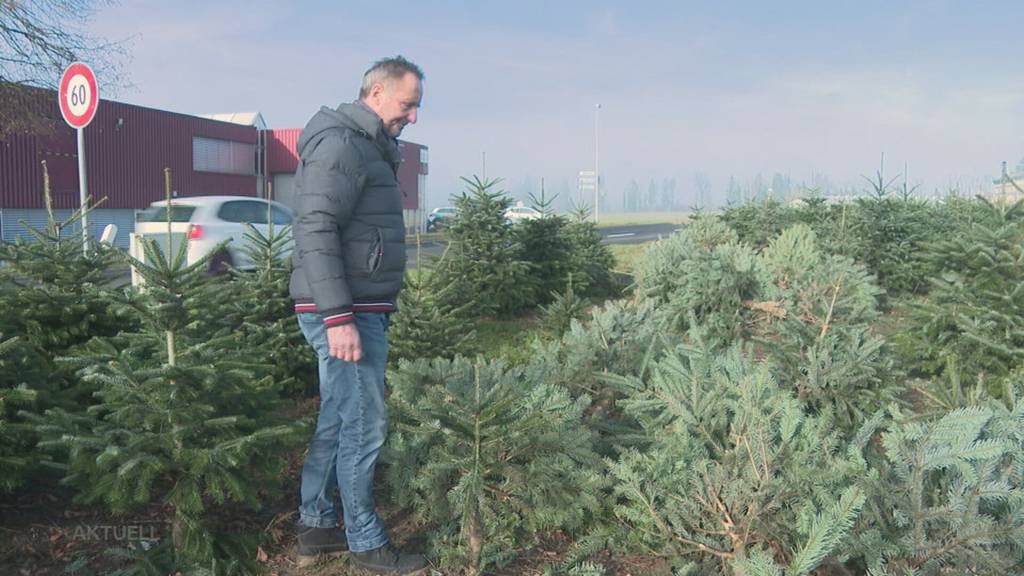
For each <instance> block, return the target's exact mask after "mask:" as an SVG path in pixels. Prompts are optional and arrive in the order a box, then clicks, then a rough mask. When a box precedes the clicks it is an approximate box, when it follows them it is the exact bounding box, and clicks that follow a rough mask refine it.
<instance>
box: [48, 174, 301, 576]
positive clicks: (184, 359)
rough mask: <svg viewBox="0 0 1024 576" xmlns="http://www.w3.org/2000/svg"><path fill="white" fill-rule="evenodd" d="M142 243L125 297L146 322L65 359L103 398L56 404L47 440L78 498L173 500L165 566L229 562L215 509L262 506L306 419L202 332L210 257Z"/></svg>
mask: <svg viewBox="0 0 1024 576" xmlns="http://www.w3.org/2000/svg"><path fill="white" fill-rule="evenodd" d="M167 187H168V190H169V189H170V175H169V171H168V175H167ZM169 196H170V194H169V193H168V197H169ZM169 228H170V223H169V222H168V229H169ZM168 236H169V235H168ZM143 248H144V252H145V256H146V262H143V261H139V260H136V259H134V258H131V263H132V265H133V266H134V267H135V268H136V270H137V271H138V272H139V274H141V276H142V277H143V278H144V279H145V289H144V291H143V292H142V293H138V294H136V293H132V292H127V293H126V296H125V298H124V300H123V302H122V305H123V306H125V307H126V308H128V309H130V310H131V312H132V313H133V314H134V316H135V318H136V319H137V321H138V323H139V325H140V330H139V331H138V332H134V333H125V334H122V335H121V336H119V337H114V338H94V339H93V340H91V341H90V342H89V343H88V344H87V345H86V346H84V347H82V349H81V350H79V351H78V352H77V353H76V354H75V355H74V356H73V357H71V358H69V359H68V360H67V361H66V362H67V363H68V365H70V366H73V367H75V368H77V369H78V374H79V375H80V376H81V377H82V378H83V380H85V381H86V382H88V383H89V384H90V385H92V386H94V387H95V388H96V390H97V391H96V393H95V396H96V402H95V404H94V405H93V406H92V407H90V409H89V410H88V412H87V413H85V414H81V415H78V414H73V413H69V412H67V411H63V410H50V411H48V412H47V417H46V418H45V419H38V420H37V424H38V430H39V432H40V434H41V435H42V436H43V438H44V439H45V440H44V442H42V443H41V444H40V445H41V446H42V447H61V448H65V449H67V450H68V451H69V453H70V461H69V464H68V470H67V477H66V479H65V481H66V482H67V483H70V484H74V485H76V486H78V487H79V489H80V492H79V494H78V496H77V499H78V500H79V501H82V502H95V501H103V502H104V503H105V504H106V505H107V506H109V507H110V508H111V509H112V510H114V511H125V510H128V509H130V508H131V507H133V506H135V505H138V504H144V503H148V502H153V501H157V502H162V503H163V504H165V505H166V506H167V510H168V515H169V518H168V520H169V522H170V526H171V530H170V534H169V537H167V538H165V540H164V542H163V543H162V546H161V547H160V550H161V551H157V552H154V555H156V556H154V558H155V557H157V556H160V557H164V558H167V557H170V558H173V564H172V565H170V566H161V567H160V569H161V570H165V571H170V572H173V571H174V570H176V569H179V568H182V569H184V568H188V567H195V566H199V565H204V564H205V565H206V566H211V565H220V566H231V565H232V564H231V563H230V562H229V563H227V564H224V563H223V559H221V560H217V558H216V557H217V555H218V554H219V553H221V552H223V551H224V550H226V549H229V548H230V546H227V547H226V545H225V542H226V540H225V537H224V536H218V537H214V536H213V534H214V533H215V532H216V529H215V528H214V527H213V526H212V524H211V523H210V519H211V517H210V514H209V508H210V507H211V506H215V505H217V504H221V503H224V502H228V501H233V502H243V503H246V504H249V505H253V506H255V505H258V503H259V494H260V493H261V492H262V491H264V490H266V489H267V488H268V487H272V486H273V483H272V479H273V478H274V477H275V476H276V475H277V474H278V472H279V466H280V464H279V461H278V460H277V459H275V458H274V457H273V455H274V454H280V453H282V451H283V450H285V449H287V448H288V447H290V446H293V445H294V443H295V442H296V441H298V440H299V438H300V437H301V433H302V430H301V428H302V423H297V422H294V421H289V420H287V419H285V418H283V417H281V416H276V415H275V409H276V407H277V406H278V402H279V400H278V394H279V387H278V385H277V383H275V382H274V381H273V379H272V378H270V377H264V378H255V377H254V373H253V370H252V366H253V365H254V364H258V363H259V359H256V358H254V357H253V356H251V355H245V354H241V353H239V351H237V350H235V349H234V348H233V347H232V346H231V345H230V343H229V342H225V341H224V339H217V338H214V339H206V340H204V339H200V338H196V337H195V335H194V332H192V330H191V326H190V323H191V322H192V320H191V315H190V311H192V310H195V309H196V308H197V307H201V306H200V302H199V300H201V299H202V298H204V297H205V296H206V294H207V292H205V291H203V290H202V289H201V288H202V287H203V285H204V283H206V282H208V277H207V275H206V265H207V263H208V259H209V258H204V259H201V260H199V261H197V262H196V263H194V264H192V265H190V266H185V258H186V253H187V244H186V243H183V244H182V246H181V247H180V249H179V250H178V252H177V253H174V254H171V253H170V251H169V250H167V251H166V252H165V251H162V250H161V249H159V248H158V247H157V246H156V245H155V243H154V242H153V241H152V240H145V241H144V244H143ZM165 254H166V257H165ZM147 262H149V263H147ZM228 540H230V538H228ZM167 549H169V550H170V553H169V555H168V554H165V553H164V552H162V551H166V550H167ZM248 558H249V559H251V558H252V556H251V555H249V556H248ZM236 560H237V559H236ZM218 561H219V562H221V563H220V564H217V562H218ZM211 562H213V563H214V564H211Z"/></svg>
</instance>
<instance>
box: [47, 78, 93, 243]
mask: <svg viewBox="0 0 1024 576" xmlns="http://www.w3.org/2000/svg"><path fill="white" fill-rule="evenodd" d="M57 98H58V100H59V101H60V113H61V116H63V117H64V121H65V122H67V123H68V125H69V126H71V127H72V128H74V129H75V131H76V132H78V197H79V200H80V201H81V210H82V220H81V226H82V250H83V252H84V253H86V254H88V252H89V206H88V202H89V189H88V185H87V184H86V174H85V127H86V126H88V125H89V123H90V122H92V119H93V118H94V117H95V116H96V107H97V105H98V104H99V101H100V90H99V85H97V84H96V74H94V73H93V71H92V68H89V66H88V65H86V64H83V63H81V62H75V63H74V64H71V65H70V66H68V67H67V68H66V69H65V70H64V74H63V75H61V78H60V90H59V92H58V93H57Z"/></svg>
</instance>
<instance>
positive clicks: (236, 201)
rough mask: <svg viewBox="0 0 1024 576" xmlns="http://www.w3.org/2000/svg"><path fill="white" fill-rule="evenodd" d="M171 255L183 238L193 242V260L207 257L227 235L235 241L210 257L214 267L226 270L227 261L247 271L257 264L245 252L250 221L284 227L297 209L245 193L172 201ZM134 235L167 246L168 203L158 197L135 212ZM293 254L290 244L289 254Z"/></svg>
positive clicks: (263, 229)
mask: <svg viewBox="0 0 1024 576" xmlns="http://www.w3.org/2000/svg"><path fill="white" fill-rule="evenodd" d="M170 213H171V238H170V240H171V255H172V256H173V255H174V254H177V251H178V247H179V246H181V243H182V242H185V241H186V240H187V241H188V253H187V256H186V258H187V262H188V264H192V263H194V262H196V261H198V260H199V259H201V258H202V257H204V256H206V255H207V254H209V253H210V252H212V251H213V250H214V249H216V248H217V246H218V245H219V244H220V243H221V242H224V241H225V240H230V242H229V243H228V244H227V246H225V248H224V249H223V250H221V251H219V252H218V253H217V254H215V255H214V256H213V258H212V259H211V260H210V272H212V273H218V272H222V271H223V270H224V269H225V268H226V265H228V264H230V265H232V266H234V267H236V268H239V269H242V270H246V269H251V268H253V266H254V264H253V262H252V260H251V259H249V257H248V256H246V254H245V250H243V247H244V246H245V245H246V244H247V242H248V241H247V239H246V237H245V234H246V233H247V232H249V228H248V226H246V224H252V225H253V227H254V228H256V229H257V230H258V231H259V232H260V233H262V234H264V235H266V234H268V233H269V228H270V226H269V224H270V223H273V224H274V226H277V227H279V228H278V229H280V227H284V226H289V225H290V224H291V223H292V218H293V217H294V213H293V212H292V210H291V209H290V208H288V207H287V206H285V205H284V204H281V203H278V202H270V201H268V200H264V199H261V198H249V197H245V196H192V197H188V198H175V199H173V200H171V207H170ZM135 234H136V235H138V236H142V237H144V238H152V239H153V240H156V241H157V246H159V247H160V249H161V250H163V251H165V252H166V250H167V248H166V247H167V202H166V201H165V200H161V201H160V202H153V203H152V204H150V205H149V207H148V208H146V209H145V210H143V211H141V212H139V213H138V214H137V215H136V217H135ZM290 254H291V245H290V243H289V246H288V248H287V250H286V253H285V256H288V255H290ZM132 255H133V256H135V257H136V258H139V259H142V256H143V254H142V250H141V246H138V247H135V248H133V254H132Z"/></svg>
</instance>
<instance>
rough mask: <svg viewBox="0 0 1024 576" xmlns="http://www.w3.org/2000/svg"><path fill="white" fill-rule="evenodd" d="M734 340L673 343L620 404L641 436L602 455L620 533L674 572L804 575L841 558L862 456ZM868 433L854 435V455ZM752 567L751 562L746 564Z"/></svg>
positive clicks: (858, 502) (860, 500)
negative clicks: (721, 344) (614, 454)
mask: <svg viewBox="0 0 1024 576" xmlns="http://www.w3.org/2000/svg"><path fill="white" fill-rule="evenodd" d="M767 368H768V367H767V365H765V364H763V363H757V362H755V361H753V360H751V359H750V358H749V355H748V354H746V353H744V352H742V351H741V349H739V348H735V347H734V348H732V349H730V351H728V352H727V353H725V354H723V353H720V352H714V351H712V350H710V349H709V348H707V347H706V346H705V345H698V346H687V347H681V348H679V349H677V351H676V352H675V353H672V354H669V355H667V356H666V357H665V358H664V359H663V360H661V361H659V362H657V363H656V364H655V365H654V366H653V368H652V370H651V375H650V377H649V378H643V379H641V378H632V379H629V380H628V382H630V383H631V388H632V390H631V393H630V394H629V396H628V397H627V398H626V399H624V400H622V401H621V405H622V406H624V407H625V409H626V411H627V412H629V413H630V414H631V415H633V416H634V417H635V418H636V419H637V421H638V422H640V423H641V425H642V427H643V430H644V432H645V433H646V436H647V445H646V446H645V447H643V448H642V449H641V448H633V449H628V450H625V451H624V452H623V453H622V454H621V456H620V457H618V458H617V459H616V460H615V461H613V462H611V463H610V466H611V474H612V477H613V479H614V491H615V496H616V497H617V499H618V505H617V506H616V514H617V516H618V517H619V518H620V519H621V520H622V521H623V522H625V523H626V524H627V525H628V526H629V528H630V529H629V530H628V531H626V532H625V533H624V534H623V535H622V537H623V538H625V539H626V540H627V541H629V542H631V543H632V544H633V545H634V546H639V547H641V549H646V550H649V551H650V552H652V553H655V554H668V555H669V556H670V557H671V558H672V559H673V561H674V564H675V565H676V567H677V570H678V572H679V573H682V574H772V573H781V571H780V569H779V568H778V566H777V564H785V565H788V566H789V568H788V570H787V574H794V575H798V574H808V573H810V572H811V571H812V570H814V569H816V568H817V567H819V566H821V565H822V564H825V563H841V562H842V560H843V556H844V554H843V551H842V548H841V544H842V543H843V542H844V541H845V539H846V538H847V537H848V535H849V533H850V531H851V529H852V527H853V524H854V521H855V520H856V518H857V517H858V516H859V514H860V511H861V508H862V507H863V504H864V501H865V496H864V493H863V490H862V489H861V488H859V487H858V485H857V483H858V481H859V480H860V479H861V478H862V477H863V475H864V474H866V473H867V470H866V465H865V462H864V460H863V459H862V458H859V457H853V456H851V455H848V454H847V451H846V450H844V449H843V445H842V444H841V440H840V438H839V436H838V434H837V433H836V431H835V430H834V426H833V422H832V420H831V418H830V416H829V414H828V413H827V411H826V412H823V413H821V414H818V415H812V414H808V413H807V412H805V410H804V408H803V406H802V404H801V403H800V402H799V401H798V400H797V399H796V398H794V397H792V396H791V395H790V393H789V392H788V391H786V390H783V389H781V388H779V387H778V385H777V384H776V383H775V381H774V379H773V378H772V377H771V374H770V373H769V372H768V369H767ZM869 435H870V430H869V431H868V432H865V433H862V434H860V435H858V436H857V438H855V440H854V442H853V444H851V449H852V452H854V453H855V452H857V450H858V449H859V448H860V447H861V446H863V443H865V442H866V441H867V438H868V437H869ZM754 567H760V568H758V569H754Z"/></svg>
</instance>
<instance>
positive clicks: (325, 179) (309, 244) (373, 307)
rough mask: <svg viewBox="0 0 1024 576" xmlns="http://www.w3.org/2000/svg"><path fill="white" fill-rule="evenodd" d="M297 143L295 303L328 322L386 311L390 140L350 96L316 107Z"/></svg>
mask: <svg viewBox="0 0 1024 576" xmlns="http://www.w3.org/2000/svg"><path fill="white" fill-rule="evenodd" d="M297 148H298V152H299V156H300V159H299V167H298V170H296V172H295V194H296V208H297V210H296V217H295V221H294V222H293V224H292V234H293V236H294V237H295V249H294V251H293V253H292V263H293V270H292V278H291V284H290V286H289V289H290V292H291V295H292V298H293V299H294V300H295V310H296V311H297V312H318V313H319V314H320V315H321V316H322V317H323V319H324V323H325V324H327V325H328V326H334V325H338V324H346V323H348V322H351V321H352V320H353V316H352V314H353V312H355V313H358V312H360V311H382V312H389V311H392V310H394V309H395V299H396V298H397V296H398V291H399V289H401V287H402V278H403V275H404V273H405V223H404V220H403V218H402V195H401V192H400V191H399V189H398V178H397V170H398V164H399V162H400V158H399V153H398V143H397V142H396V141H395V140H394V139H393V138H391V137H390V136H388V134H387V132H385V130H384V124H383V122H382V121H381V119H380V117H378V116H377V115H376V114H375V113H374V112H373V111H372V110H370V109H369V108H368V107H367V106H366V105H364V104H363V103H361V102H355V103H353V104H342V105H341V106H340V107H338V109H337V110H331V109H330V108H326V107H324V108H321V109H320V111H319V112H317V113H316V114H315V115H314V116H313V118H312V119H311V120H310V121H309V124H307V125H306V128H305V129H303V131H302V134H301V135H300V136H299V141H298V146H297Z"/></svg>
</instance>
